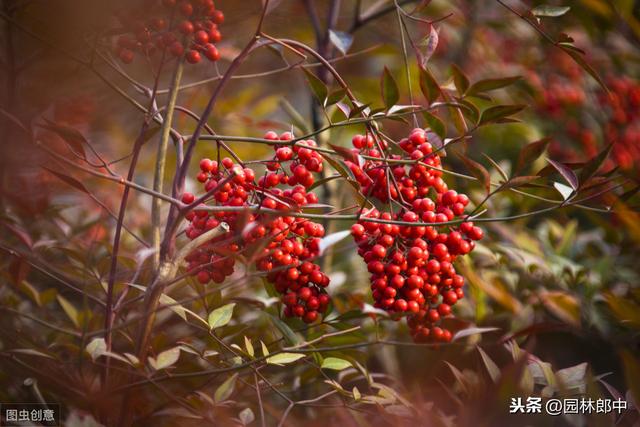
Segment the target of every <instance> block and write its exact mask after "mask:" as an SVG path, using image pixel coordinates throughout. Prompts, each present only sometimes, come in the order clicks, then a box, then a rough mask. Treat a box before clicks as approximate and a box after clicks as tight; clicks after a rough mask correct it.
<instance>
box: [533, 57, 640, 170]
mask: <svg viewBox="0 0 640 427" xmlns="http://www.w3.org/2000/svg"><path fill="white" fill-rule="evenodd" d="M564 56H566V55H564ZM529 81H530V83H531V84H532V86H533V87H534V88H536V89H537V90H538V93H539V94H540V96H539V102H538V109H539V110H540V111H541V113H543V114H544V115H545V116H546V117H548V116H551V117H552V118H554V119H555V121H554V122H553V123H554V129H553V134H554V136H555V139H554V141H553V142H552V144H551V146H550V148H549V152H550V154H551V155H552V156H553V157H554V158H559V159H562V160H563V161H566V162H583V161H585V160H587V159H589V158H592V157H594V156H596V155H597V154H598V152H599V151H601V150H602V149H603V148H604V146H605V144H609V143H614V145H613V149H612V156H611V159H612V161H611V162H609V164H608V165H607V167H609V168H611V167H614V166H619V167H620V168H621V169H623V170H627V171H629V170H631V169H633V167H634V165H635V164H637V163H638V162H639V161H640V82H637V81H634V80H632V79H630V78H627V77H611V78H609V79H607V82H606V83H607V87H608V88H609V90H610V91H609V92H606V91H605V90H604V89H602V88H600V87H598V88H597V89H596V90H595V93H594V95H595V100H596V102H587V93H588V91H587V90H586V87H587V83H588V80H587V78H586V76H585V75H584V73H583V72H582V70H581V69H580V67H579V66H577V65H576V64H572V67H560V68H559V69H558V73H557V74H554V75H552V76H549V77H546V78H542V77H541V76H539V75H536V74H532V75H531V76H530V78H529ZM592 108H593V109H595V110H596V111H593V114H589V115H586V114H585V110H587V111H588V110H589V109H592ZM603 113H604V114H603ZM594 118H596V119H598V118H604V120H602V121H600V123H598V126H597V127H594V123H597V122H594V120H593V119H594ZM558 124H560V125H561V126H560V127H558ZM599 141H603V142H602V143H600V142H599ZM576 142H577V143H578V145H577V146H576V145H575V143H576Z"/></svg>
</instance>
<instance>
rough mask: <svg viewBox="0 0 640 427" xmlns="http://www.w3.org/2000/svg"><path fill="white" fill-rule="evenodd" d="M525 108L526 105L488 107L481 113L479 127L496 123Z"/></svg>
mask: <svg viewBox="0 0 640 427" xmlns="http://www.w3.org/2000/svg"><path fill="white" fill-rule="evenodd" d="M525 108H526V105H519V104H517V105H495V106H493V107H489V108H487V109H486V110H484V111H483V112H482V115H481V116H480V122H479V125H480V126H482V125H486V124H489V123H496V122H498V121H499V120H501V119H504V118H507V117H509V116H512V115H514V114H516V113H518V112H520V111H522V110H524V109H525Z"/></svg>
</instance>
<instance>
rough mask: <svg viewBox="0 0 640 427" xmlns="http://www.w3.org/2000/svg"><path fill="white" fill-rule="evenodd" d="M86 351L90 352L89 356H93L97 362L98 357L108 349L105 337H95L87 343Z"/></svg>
mask: <svg viewBox="0 0 640 427" xmlns="http://www.w3.org/2000/svg"><path fill="white" fill-rule="evenodd" d="M85 351H86V352H87V353H89V356H91V359H92V360H93V361H94V362H95V361H96V359H97V358H98V357H100V356H102V354H103V353H104V352H105V351H107V344H106V343H105V341H104V338H94V339H92V340H91V341H90V342H89V344H87V347H86V348H85Z"/></svg>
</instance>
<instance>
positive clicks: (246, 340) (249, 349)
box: [244, 336, 255, 357]
mask: <svg viewBox="0 0 640 427" xmlns="http://www.w3.org/2000/svg"><path fill="white" fill-rule="evenodd" d="M244 348H245V349H246V350H247V354H248V355H249V356H251V357H253V356H254V355H255V351H254V349H253V344H251V340H250V339H249V338H247V337H246V336H245V337H244Z"/></svg>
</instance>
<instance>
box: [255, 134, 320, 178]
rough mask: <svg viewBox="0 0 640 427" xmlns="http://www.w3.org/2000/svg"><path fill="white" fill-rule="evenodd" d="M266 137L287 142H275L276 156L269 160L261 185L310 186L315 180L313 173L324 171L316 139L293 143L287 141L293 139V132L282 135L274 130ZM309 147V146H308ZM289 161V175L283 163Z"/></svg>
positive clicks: (265, 136)
mask: <svg viewBox="0 0 640 427" xmlns="http://www.w3.org/2000/svg"><path fill="white" fill-rule="evenodd" d="M264 139H268V140H270V141H283V143H285V144H282V145H281V144H275V145H274V146H273V147H274V150H275V156H274V158H273V160H271V161H269V162H267V170H269V173H267V174H266V175H265V176H264V177H263V178H261V180H260V185H261V186H264V187H267V188H270V187H275V186H276V185H278V184H286V185H296V184H300V185H302V186H303V187H304V188H309V187H310V186H311V185H313V183H314V182H315V179H314V177H313V173H320V172H322V156H321V155H320V154H319V153H318V152H317V151H315V150H314V148H315V147H316V146H317V144H316V142H315V141H314V140H311V139H310V140H307V141H298V142H297V143H296V144H294V145H291V144H289V143H286V142H287V141H291V140H293V134H292V133H291V132H284V133H283V134H281V135H280V136H278V134H276V133H275V132H273V131H270V132H267V133H266V134H265V135H264ZM307 147H308V148H307ZM285 162H290V163H289V171H290V172H291V175H288V174H287V173H286V171H285V170H284V169H283V168H282V163H285Z"/></svg>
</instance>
